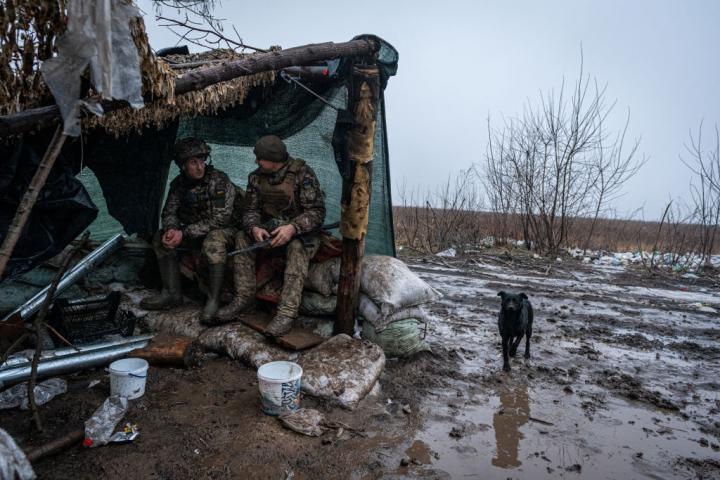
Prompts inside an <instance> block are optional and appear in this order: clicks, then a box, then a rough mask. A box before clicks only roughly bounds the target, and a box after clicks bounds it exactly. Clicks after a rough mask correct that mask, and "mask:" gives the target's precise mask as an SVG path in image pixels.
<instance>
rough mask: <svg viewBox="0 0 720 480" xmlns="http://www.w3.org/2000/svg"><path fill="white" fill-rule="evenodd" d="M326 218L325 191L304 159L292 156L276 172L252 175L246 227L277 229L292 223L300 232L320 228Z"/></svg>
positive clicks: (243, 223)
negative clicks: (276, 227)
mask: <svg viewBox="0 0 720 480" xmlns="http://www.w3.org/2000/svg"><path fill="white" fill-rule="evenodd" d="M324 220H325V192H323V190H322V188H320V182H318V179H317V177H316V176H315V172H313V169H312V168H310V166H309V165H307V164H306V163H305V162H304V161H303V160H300V159H295V158H290V159H289V160H288V162H287V163H286V164H285V165H284V166H283V168H281V169H280V170H278V171H277V172H275V173H270V174H267V173H262V172H260V170H259V169H256V170H255V171H253V172H252V173H250V175H249V176H248V184H247V194H246V197H245V210H244V212H243V222H242V227H243V229H245V231H246V232H247V233H248V234H250V233H251V231H252V229H253V227H263V228H266V229H273V228H275V226H279V225H283V224H290V225H293V226H294V227H295V230H296V231H297V233H305V232H308V231H310V230H313V229H315V228H318V227H320V226H321V225H322V224H323V221H324Z"/></svg>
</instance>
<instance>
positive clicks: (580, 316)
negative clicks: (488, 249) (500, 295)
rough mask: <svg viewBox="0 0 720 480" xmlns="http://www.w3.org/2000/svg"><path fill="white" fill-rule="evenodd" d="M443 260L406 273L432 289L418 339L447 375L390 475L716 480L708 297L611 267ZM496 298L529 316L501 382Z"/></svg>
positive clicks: (719, 441)
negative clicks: (523, 303)
mask: <svg viewBox="0 0 720 480" xmlns="http://www.w3.org/2000/svg"><path fill="white" fill-rule="evenodd" d="M443 263H444V265H428V264H426V263H415V264H412V267H413V268H414V270H415V271H416V272H418V274H419V275H421V276H422V277H423V278H424V279H425V280H426V281H428V282H429V283H431V284H432V285H433V286H434V287H435V288H437V289H438V290H440V291H441V292H443V293H444V294H445V297H444V298H443V299H442V300H441V301H440V302H438V303H437V304H436V305H434V306H433V307H432V308H431V309H430V312H429V313H430V314H431V316H432V319H433V320H432V323H431V326H430V333H429V338H430V341H431V345H432V347H433V349H434V351H435V354H436V355H437V357H438V358H440V359H443V360H444V361H446V362H448V363H452V364H453V371H454V372H456V373H457V375H455V376H454V377H453V378H452V379H450V380H449V381H448V383H447V384H446V385H443V386H442V388H435V389H432V390H431V391H430V392H429V394H428V395H427V396H426V397H425V400H424V402H423V404H422V407H421V411H422V413H423V414H424V422H423V424H422V427H421V428H420V430H419V431H418V432H417V434H416V435H414V437H413V438H412V439H409V441H407V442H406V443H405V444H403V446H402V448H403V450H402V453H403V454H404V458H403V460H404V461H403V463H405V465H401V466H400V467H398V468H396V469H395V470H393V475H394V476H396V477H400V478H401V477H409V478H503V479H505V478H533V479H534V478H593V479H594V478H597V479H611V478H638V477H641V478H720V422H718V419H720V385H718V382H720V381H719V380H718V378H720V356H719V355H716V354H715V349H716V348H717V347H718V342H717V339H718V333H720V325H718V320H717V318H715V317H716V316H715V315H713V314H712V312H710V311H709V309H710V308H717V307H718V306H719V305H718V303H720V296H718V295H719V292H717V291H712V290H708V289H707V288H705V289H704V290H705V291H703V292H699V291H693V290H692V287H690V288H688V287H687V286H683V285H678V286H677V288H678V290H673V289H672V288H673V287H669V286H668V285H667V284H666V283H663V284H661V285H654V284H653V283H652V281H648V279H646V278H643V277H641V276H640V275H638V276H637V277H635V278H634V277H633V275H632V274H631V273H629V272H627V271H621V270H617V271H616V270H612V271H608V270H602V271H599V272H593V271H581V272H579V274H578V275H573V272H572V271H571V270H568V267H567V266H565V267H564V270H558V269H555V271H554V272H552V273H551V274H550V275H549V276H544V275H538V274H536V273H534V272H525V271H522V270H518V269H516V270H513V271H511V270H509V269H507V268H505V269H503V268H485V269H484V268H483V265H482V264H481V265H475V266H471V267H469V266H468V264H467V262H462V263H463V265H462V266H459V265H460V262H459V261H458V262H457V264H458V266H453V264H452V262H443ZM537 270H542V269H537ZM619 274H622V277H623V278H622V283H623V285H622V286H617V285H613V284H612V283H613V276H614V275H619ZM501 289H504V290H515V291H524V292H525V293H527V294H528V295H529V296H530V298H531V301H532V302H533V305H534V307H535V326H534V332H533V342H532V347H531V353H532V358H531V359H529V360H527V361H526V360H524V359H522V358H520V357H517V358H514V359H512V360H511V364H512V366H513V371H512V372H510V373H504V372H502V371H501V355H500V348H499V337H498V334H497V324H496V318H497V308H498V305H499V301H498V299H497V297H496V296H495V294H496V293H497V291H498V290H501ZM690 302H700V305H699V306H700V307H705V308H704V309H703V308H696V306H695V305H690ZM708 307H709V308H708Z"/></svg>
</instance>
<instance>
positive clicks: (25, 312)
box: [0, 233, 123, 322]
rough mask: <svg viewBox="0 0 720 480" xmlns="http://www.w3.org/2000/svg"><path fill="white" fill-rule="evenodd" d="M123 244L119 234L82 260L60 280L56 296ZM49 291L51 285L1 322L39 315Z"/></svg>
mask: <svg viewBox="0 0 720 480" xmlns="http://www.w3.org/2000/svg"><path fill="white" fill-rule="evenodd" d="M122 244H123V236H122V234H121V233H118V234H117V235H115V236H113V237H111V238H110V239H108V240H107V241H106V242H105V243H103V244H102V245H100V246H99V247H98V248H96V249H95V250H93V251H92V252H90V254H89V255H88V256H87V257H85V258H83V259H82V260H80V261H79V262H78V263H77V265H75V266H74V267H73V268H72V269H71V270H69V271H68V272H67V273H65V275H63V277H62V279H61V280H60V283H59V284H58V287H57V291H56V292H55V295H56V296H57V295H59V294H60V293H62V292H63V290H65V289H67V288H68V287H69V286H71V285H72V284H74V283H75V282H77V281H78V280H79V279H80V278H82V277H83V276H84V275H85V274H86V273H87V272H88V270H90V269H92V268H94V267H96V266H97V265H98V264H100V263H102V262H103V261H104V260H105V259H106V258H107V257H108V256H109V255H110V254H111V253H113V252H115V251H116V250H118V249H119V248H120V247H122ZM48 290H50V285H48V286H47V287H45V288H43V289H42V290H40V291H39V292H38V293H37V294H36V295H35V296H34V297H32V298H31V299H30V300H28V301H27V302H25V303H23V304H22V305H21V306H19V307H18V308H16V309H15V310H13V311H12V312H10V313H9V314H8V315H6V316H5V317H4V318H3V319H2V320H0V322H5V321H7V320H9V319H10V318H11V317H13V316H15V315H18V314H19V315H20V318H21V319H22V320H25V319H27V318H28V317H30V316H31V315H32V314H34V313H37V311H38V310H40V306H41V305H42V303H43V301H45V297H46V296H47V293H48Z"/></svg>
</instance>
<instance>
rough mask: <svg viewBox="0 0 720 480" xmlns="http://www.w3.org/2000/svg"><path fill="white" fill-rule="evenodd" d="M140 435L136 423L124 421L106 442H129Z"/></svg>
mask: <svg viewBox="0 0 720 480" xmlns="http://www.w3.org/2000/svg"><path fill="white" fill-rule="evenodd" d="M138 435H140V432H139V431H138V427H137V425H133V424H132V423H126V424H125V427H123V429H122V430H119V431H117V432H115V433H113V434H112V436H111V437H110V441H109V442H108V443H130V442H132V441H133V440H135V439H136V438H137V436H138Z"/></svg>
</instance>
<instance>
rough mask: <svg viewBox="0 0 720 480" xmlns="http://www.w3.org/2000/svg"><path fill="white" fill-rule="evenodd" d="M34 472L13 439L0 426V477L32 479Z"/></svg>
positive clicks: (22, 479) (20, 479)
mask: <svg viewBox="0 0 720 480" xmlns="http://www.w3.org/2000/svg"><path fill="white" fill-rule="evenodd" d="M34 478H36V476H35V472H34V471H33V469H32V466H31V465H30V462H28V459H27V457H25V453H23V451H22V450H20V447H18V446H17V444H16V443H15V440H13V438H12V437H11V436H10V435H8V434H7V432H6V431H5V430H3V429H2V428H0V479H3V480H5V479H18V480H33V479H34Z"/></svg>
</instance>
